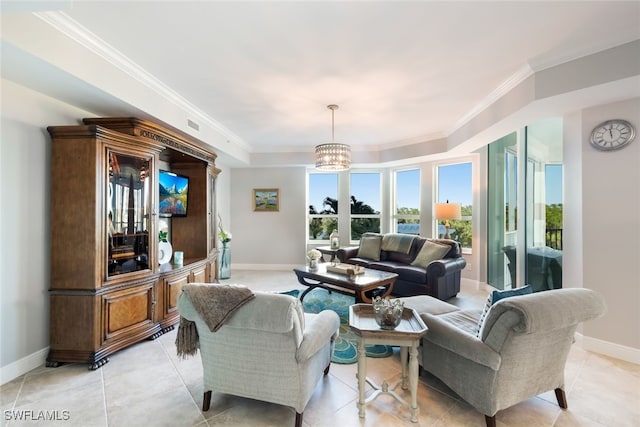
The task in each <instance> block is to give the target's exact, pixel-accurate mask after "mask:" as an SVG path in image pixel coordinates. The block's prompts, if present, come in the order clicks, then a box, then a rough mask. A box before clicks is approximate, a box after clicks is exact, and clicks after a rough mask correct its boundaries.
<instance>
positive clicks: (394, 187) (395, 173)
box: [390, 166, 422, 235]
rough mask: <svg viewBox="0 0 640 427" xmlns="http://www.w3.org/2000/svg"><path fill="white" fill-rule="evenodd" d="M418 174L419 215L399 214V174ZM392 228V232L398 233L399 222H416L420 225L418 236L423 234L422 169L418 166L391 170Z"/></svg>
mask: <svg viewBox="0 0 640 427" xmlns="http://www.w3.org/2000/svg"><path fill="white" fill-rule="evenodd" d="M410 171H417V172H418V213H417V214H399V213H398V173H402V172H410ZM391 177H392V178H391V182H392V185H391V215H390V216H391V224H390V225H391V227H390V229H391V230H392V232H395V233H398V232H399V231H398V220H416V221H417V224H418V234H417V235H420V234H421V231H422V225H421V221H420V217H421V209H420V207H421V206H422V191H421V188H422V169H421V168H420V167H418V166H412V167H407V168H402V169H392V170H391Z"/></svg>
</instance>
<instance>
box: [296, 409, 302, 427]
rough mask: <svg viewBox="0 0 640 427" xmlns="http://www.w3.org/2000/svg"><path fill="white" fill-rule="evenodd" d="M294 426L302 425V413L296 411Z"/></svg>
mask: <svg viewBox="0 0 640 427" xmlns="http://www.w3.org/2000/svg"><path fill="white" fill-rule="evenodd" d="M296 427H302V413H299V412H296Z"/></svg>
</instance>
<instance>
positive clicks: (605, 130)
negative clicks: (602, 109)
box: [590, 119, 636, 151]
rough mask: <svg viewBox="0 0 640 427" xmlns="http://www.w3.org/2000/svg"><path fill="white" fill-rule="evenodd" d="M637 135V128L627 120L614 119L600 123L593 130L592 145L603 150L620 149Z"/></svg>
mask: <svg viewBox="0 0 640 427" xmlns="http://www.w3.org/2000/svg"><path fill="white" fill-rule="evenodd" d="M635 137H636V130H635V128H634V127H633V125H632V124H631V123H629V122H628V121H626V120H621V119H614V120H607V121H606V122H602V123H600V124H599V125H598V126H596V127H595V128H593V131H591V139H590V142H591V145H592V146H593V147H595V148H597V149H598V150H601V151H612V150H619V149H621V148H623V147H625V146H627V145H629V143H630V142H631V141H633V139H634V138H635Z"/></svg>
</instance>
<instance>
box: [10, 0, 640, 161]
mask: <svg viewBox="0 0 640 427" xmlns="http://www.w3.org/2000/svg"><path fill="white" fill-rule="evenodd" d="M8 4H10V2H6V1H3V10H4V12H5V13H7V11H9V12H12V13H18V12H19V10H18V9H19V7H17V6H16V5H14V6H15V7H14V8H13V9H11V8H9V7H8ZM52 4H53V5H57V7H60V10H61V11H63V12H64V13H65V14H66V15H68V17H70V18H71V19H72V20H73V21H75V22H76V23H77V24H79V27H78V28H84V29H83V31H87V32H88V33H91V34H92V37H94V38H95V37H97V38H96V40H99V41H100V42H101V43H103V44H104V46H106V47H107V48H108V49H110V50H112V51H114V52H118V53H119V54H121V55H124V56H125V57H126V58H125V59H126V60H128V61H130V62H131V63H133V64H134V65H135V66H138V67H141V68H142V69H143V70H144V71H146V72H147V73H149V74H150V75H152V76H153V77H155V78H156V79H158V80H159V81H160V82H162V83H163V84H164V85H165V86H166V87H168V88H170V89H171V90H173V91H175V92H176V93H177V94H178V95H179V96H180V97H182V98H184V100H186V101H187V102H188V103H190V104H191V105H192V106H193V107H194V108H195V109H197V110H200V111H201V112H202V114H203V115H204V116H205V117H208V118H209V119H211V120H212V121H213V122H217V123H219V124H220V125H221V127H222V128H223V129H225V131H227V132H228V134H229V135H234V136H237V137H238V138H239V139H240V140H241V141H243V142H244V143H246V147H247V150H248V151H250V152H254V153H260V152H281V151H309V150H311V149H312V147H313V146H314V145H316V144H319V143H323V142H327V141H328V140H330V139H331V111H330V110H328V109H327V108H326V106H327V105H328V104H333V103H335V104H338V105H339V106H340V108H339V109H338V110H337V111H336V112H335V138H336V141H340V142H345V143H348V144H351V145H352V146H353V147H354V150H367V149H380V148H383V147H393V146H400V145H404V144H407V143H414V142H421V141H431V140H436V139H437V138H441V137H445V136H447V135H449V134H451V133H452V132H453V131H454V130H456V129H457V128H459V127H460V126H461V125H462V124H464V122H465V121H466V120H468V119H469V118H471V117H472V116H473V114H474V113H475V112H476V111H477V110H478V109H479V108H482V107H483V106H486V105H487V102H488V100H490V99H492V94H495V93H496V91H500V90H502V89H503V88H504V87H505V85H508V84H509V82H513V81H514V80H517V79H518V78H519V76H527V75H530V74H531V73H533V72H537V71H539V70H542V69H545V68H547V67H550V66H553V65H557V64H559V63H562V62H566V61H568V60H572V59H575V58H578V57H581V56H584V55H587V54H591V53H594V52H597V51H601V50H604V49H607V48H610V47H613V46H617V45H620V44H622V43H625V42H628V41H632V40H637V39H640V2H638V1H631V2H611V1H602V2H580V1H569V2H555V1H538V2H515V1H514V2H485V1H468V2H455V1H449V2H433V1H415V2H398V1H387V2H341V1H333V2H329V1H321V2H270V1H263V2H214V1H196V2H185V1H180V2H178V1H156V2H149V1H138V2H133V1H118V2H106V1H88V2H87V1H61V2H53V3H49V4H48V6H47V7H48V8H51V5H52ZM32 10H33V9H32Z"/></svg>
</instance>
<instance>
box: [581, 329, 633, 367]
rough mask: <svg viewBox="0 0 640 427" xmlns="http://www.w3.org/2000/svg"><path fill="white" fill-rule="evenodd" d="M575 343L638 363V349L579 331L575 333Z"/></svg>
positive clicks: (593, 350)
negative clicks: (587, 335) (585, 334)
mask: <svg viewBox="0 0 640 427" xmlns="http://www.w3.org/2000/svg"><path fill="white" fill-rule="evenodd" d="M576 343H577V344H578V345H579V346H580V347H581V348H583V349H585V350H587V351H592V352H594V353H599V354H604V355H605V356H610V357H613V358H616V359H620V360H624V361H626V362H630V363H635V364H636V365H640V349H637V348H633V347H627V346H625V345H620V344H616V343H612V342H609V341H603V340H599V339H597V338H592V337H585V336H584V335H582V334H581V333H576Z"/></svg>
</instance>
